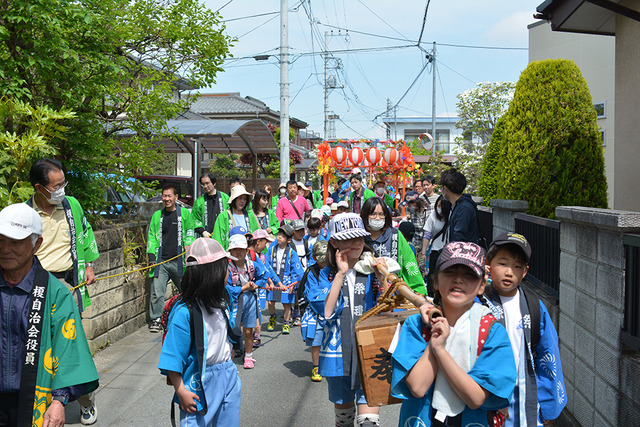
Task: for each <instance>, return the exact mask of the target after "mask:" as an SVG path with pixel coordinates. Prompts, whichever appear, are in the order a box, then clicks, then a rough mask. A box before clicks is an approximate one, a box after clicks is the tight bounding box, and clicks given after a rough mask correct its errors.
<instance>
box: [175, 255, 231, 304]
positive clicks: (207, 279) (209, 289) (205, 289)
mask: <svg viewBox="0 0 640 427" xmlns="http://www.w3.org/2000/svg"><path fill="white" fill-rule="evenodd" d="M190 260H193V258H191V257H189V258H187V261H190ZM228 264H229V261H228V258H222V259H219V260H217V261H214V262H209V263H207V264H198V265H191V266H188V267H187V269H186V271H185V273H184V277H183V278H182V301H184V303H185V304H187V305H189V306H192V307H193V306H195V304H197V303H198V302H199V303H201V304H202V305H203V306H204V308H205V309H206V310H207V312H208V313H209V314H211V313H213V309H214V308H223V307H224V305H225V303H228V302H229V296H228V294H227V291H226V289H225V285H226V284H227V282H226V280H225V277H226V275H227V265H228Z"/></svg>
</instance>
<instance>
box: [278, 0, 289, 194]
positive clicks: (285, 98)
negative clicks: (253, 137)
mask: <svg viewBox="0 0 640 427" xmlns="http://www.w3.org/2000/svg"><path fill="white" fill-rule="evenodd" d="M289 175H290V172H289V0H280V182H281V183H286V182H287V181H289Z"/></svg>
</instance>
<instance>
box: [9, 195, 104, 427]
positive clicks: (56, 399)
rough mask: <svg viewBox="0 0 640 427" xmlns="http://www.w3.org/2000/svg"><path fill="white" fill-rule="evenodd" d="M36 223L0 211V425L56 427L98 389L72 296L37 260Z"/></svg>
mask: <svg viewBox="0 0 640 427" xmlns="http://www.w3.org/2000/svg"><path fill="white" fill-rule="evenodd" d="M41 245H42V220H41V219H40V216H39V215H38V213H37V212H36V211H35V210H33V209H32V208H30V207H29V206H27V205H26V204H24V203H19V204H15V205H11V206H8V207H6V208H4V209H3V210H2V211H0V326H1V328H0V331H1V332H2V333H1V334H0V425H3V426H4V425H8V426H26V425H29V426H30V425H34V426H35V425H37V426H44V427H53V426H55V427H61V426H62V425H64V419H65V416H64V407H65V405H66V404H67V403H68V402H69V401H70V400H75V399H77V398H78V397H79V396H81V395H83V394H86V393H90V392H92V391H93V390H95V389H96V388H97V387H98V372H97V371H96V367H95V365H94V363H93V359H92V357H91V352H90V350H89V346H88V345H87V339H86V337H85V334H84V329H83V328H82V321H81V319H80V313H79V312H78V307H77V305H76V302H75V301H74V298H73V295H72V294H71V293H70V292H69V291H68V290H67V288H66V287H65V286H64V285H63V284H62V283H61V282H60V281H59V280H58V279H56V278H55V277H54V276H53V275H52V274H50V273H49V272H47V271H46V270H45V269H44V268H43V267H42V265H41V264H40V261H38V258H37V257H36V256H35V254H36V252H37V251H38V249H40V247H41Z"/></svg>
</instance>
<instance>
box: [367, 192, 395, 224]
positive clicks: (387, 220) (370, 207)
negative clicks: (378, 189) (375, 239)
mask: <svg viewBox="0 0 640 427" xmlns="http://www.w3.org/2000/svg"><path fill="white" fill-rule="evenodd" d="M378 205H380V206H381V207H382V212H383V213H384V227H383V228H382V230H386V229H387V228H389V227H391V226H392V225H393V220H392V219H391V212H389V209H388V208H387V205H386V204H385V203H384V201H383V200H382V199H381V198H379V197H370V198H369V199H368V200H367V201H366V202H364V205H363V206H362V210H361V211H360V218H362V222H363V223H364V229H365V230H367V231H368V232H371V229H370V228H369V215H371V214H372V213H373V211H375V210H376V207H377V206H378Z"/></svg>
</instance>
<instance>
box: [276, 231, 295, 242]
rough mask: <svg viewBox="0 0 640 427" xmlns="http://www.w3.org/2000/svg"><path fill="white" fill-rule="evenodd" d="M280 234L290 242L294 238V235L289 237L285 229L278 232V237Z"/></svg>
mask: <svg viewBox="0 0 640 427" xmlns="http://www.w3.org/2000/svg"><path fill="white" fill-rule="evenodd" d="M279 234H282V235H283V236H284V237H286V239H287V240H288V241H290V240H291V239H292V238H293V235H291V236H289V235H288V234H287V233H285V232H284V230H283V229H279V230H278V234H276V236H277V235H279Z"/></svg>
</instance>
